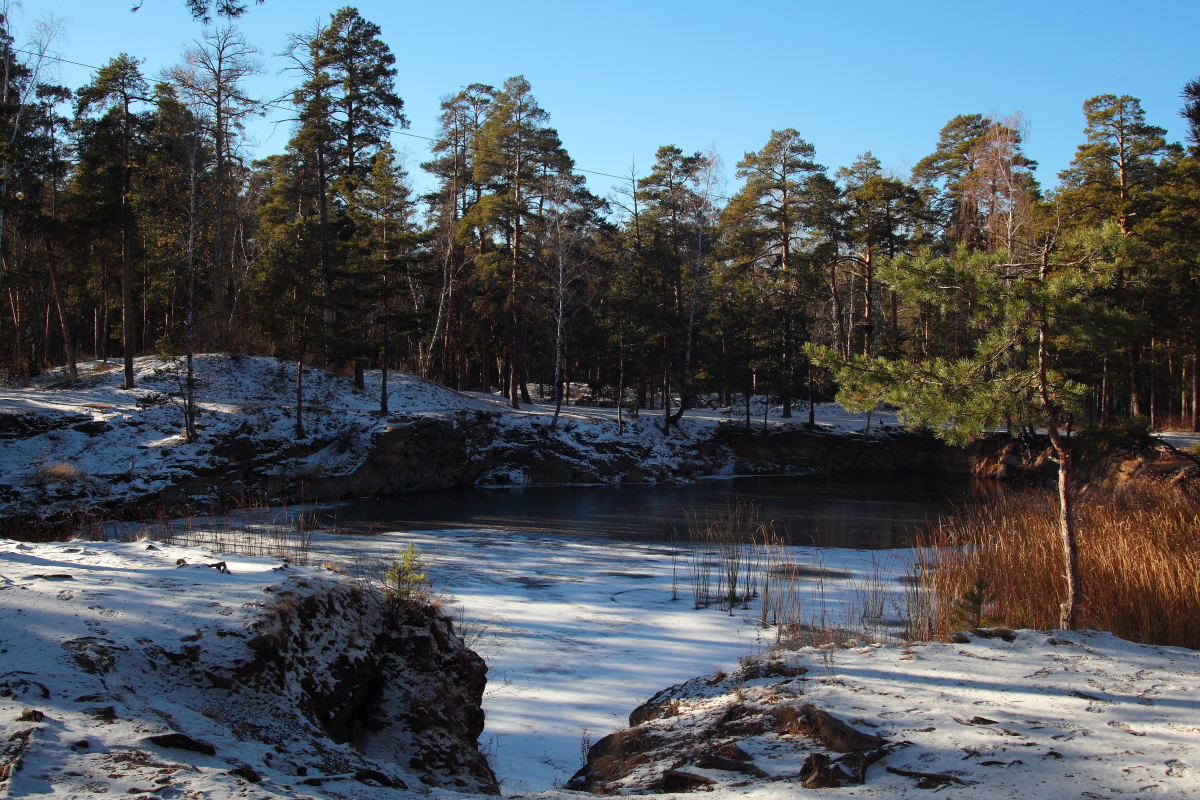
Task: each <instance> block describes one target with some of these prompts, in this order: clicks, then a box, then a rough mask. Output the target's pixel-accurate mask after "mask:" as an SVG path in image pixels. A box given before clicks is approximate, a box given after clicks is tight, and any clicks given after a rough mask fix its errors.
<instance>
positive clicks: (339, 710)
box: [203, 580, 499, 794]
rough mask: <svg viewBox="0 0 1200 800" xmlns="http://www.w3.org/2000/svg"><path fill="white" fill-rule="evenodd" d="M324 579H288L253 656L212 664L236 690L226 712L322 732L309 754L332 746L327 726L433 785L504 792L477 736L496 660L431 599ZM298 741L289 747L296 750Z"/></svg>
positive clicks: (269, 726) (345, 768) (258, 724)
mask: <svg viewBox="0 0 1200 800" xmlns="http://www.w3.org/2000/svg"><path fill="white" fill-rule="evenodd" d="M321 584H322V585H314V584H312V583H310V582H308V581H305V580H300V581H294V582H289V583H287V584H285V585H284V586H282V587H280V588H279V589H278V590H277V591H276V593H275V598H274V600H273V601H271V602H270V603H267V604H265V606H266V607H265V609H264V614H263V616H262V618H261V619H260V620H259V621H258V622H257V623H256V624H255V625H254V626H253V627H252V629H251V631H250V634H251V637H250V638H249V640H248V641H247V647H248V651H249V653H248V655H249V656H250V657H249V658H248V659H246V660H245V661H243V662H242V663H237V664H232V663H231V664H216V663H214V664H211V665H208V664H206V665H205V669H204V671H203V674H204V675H205V677H206V678H207V679H208V680H209V681H210V682H211V683H212V684H213V685H214V686H216V687H219V688H225V689H228V690H230V691H233V692H236V693H237V695H238V701H237V703H236V704H232V705H231V707H230V709H229V710H228V711H226V712H225V717H226V719H227V722H228V723H229V724H231V725H234V726H238V727H241V728H242V730H243V731H246V732H251V733H252V734H253V735H254V736H256V737H257V738H262V739H264V740H266V741H270V740H272V739H273V738H275V737H280V738H282V739H283V740H285V741H287V740H291V741H293V742H294V741H297V740H299V741H306V740H308V739H311V740H314V741H316V742H317V743H318V746H317V747H315V748H314V754H312V755H310V756H309V758H310V760H311V759H314V758H315V759H319V758H321V757H323V756H322V753H321V748H320V747H319V740H320V738H322V737H328V739H330V740H331V741H333V742H334V743H336V744H349V745H350V746H351V747H352V748H353V749H354V750H355V751H357V752H358V753H361V754H362V756H363V759H364V764H366V765H368V766H369V765H370V764H375V765H388V764H392V765H397V766H399V767H400V768H402V771H403V772H404V773H415V774H416V775H417V776H418V778H419V780H420V781H421V782H423V783H425V784H427V785H429V786H440V787H444V788H450V789H456V790H461V791H470V792H483V793H487V794H498V793H499V787H498V785H497V782H496V777H495V775H494V774H493V772H492V770H491V768H490V767H489V765H488V763H487V759H486V758H485V757H484V755H483V754H482V753H481V752H480V751H479V748H478V740H479V735H480V734H481V733H482V732H483V725H484V712H483V709H482V707H481V703H482V700H483V691H484V687H485V686H486V684H487V677H486V676H487V665H486V664H485V663H484V662H483V659H482V658H480V657H479V656H478V655H477V654H476V653H475V652H474V651H473V650H471V649H469V648H468V647H467V646H466V645H465V644H464V643H463V641H462V639H461V638H459V637H458V636H457V635H456V633H455V631H454V626H453V623H452V622H451V621H450V620H449V619H448V618H447V617H444V616H442V615H441V614H439V613H438V611H437V609H436V608H434V607H431V606H428V605H425V604H421V603H412V604H397V603H392V602H389V601H388V600H386V599H385V598H384V597H383V596H382V595H381V594H378V593H376V592H374V591H371V590H370V588H369V587H367V586H366V585H354V584H347V583H341V582H321ZM281 709H282V710H283V711H282V712H281ZM289 730H290V731H292V733H290V734H289V733H288V731H289ZM306 730H307V731H312V733H311V734H310V735H309V736H307V737H298V736H297V735H296V733H295V732H303V731H306ZM298 752H299V751H298V750H297V748H295V747H293V748H292V753H293V758H294V757H295V754H296V753H298ZM324 757H326V758H328V756H324ZM364 764H341V763H328V764H320V765H319V766H318V769H319V770H320V771H321V772H322V773H325V774H336V773H345V772H353V771H355V770H356V769H362V768H364ZM268 766H271V767H272V768H273V769H276V770H278V769H280V766H279V765H278V764H272V765H268ZM310 769H311V767H310ZM306 771H307V770H305V772H306ZM297 774H300V775H303V774H304V772H298V773H297ZM390 780H392V781H393V782H396V781H397V780H398V779H397V778H395V777H393V778H390Z"/></svg>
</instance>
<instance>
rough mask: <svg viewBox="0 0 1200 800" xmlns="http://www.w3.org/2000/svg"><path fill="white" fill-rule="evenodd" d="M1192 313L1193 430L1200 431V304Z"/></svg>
mask: <svg viewBox="0 0 1200 800" xmlns="http://www.w3.org/2000/svg"><path fill="white" fill-rule="evenodd" d="M1192 313H1194V314H1195V317H1193V320H1192V321H1193V326H1192V336H1193V337H1194V341H1193V343H1192V430H1193V431H1198V432H1200V304H1197V305H1196V307H1195V310H1194V311H1193V312H1192Z"/></svg>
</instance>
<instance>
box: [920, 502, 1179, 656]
mask: <svg viewBox="0 0 1200 800" xmlns="http://www.w3.org/2000/svg"><path fill="white" fill-rule="evenodd" d="M1055 503H1056V499H1055V497H1054V494H1053V493H1052V492H1050V491H1045V490H1024V491H1019V492H1012V493H1009V494H1008V495H1007V496H1003V497H993V498H989V499H986V500H981V501H978V502H974V503H969V504H967V505H964V506H962V507H961V508H960V509H958V511H957V513H955V514H953V515H951V516H949V517H947V518H944V519H943V520H941V521H940V522H939V523H938V524H937V525H934V526H932V527H931V529H930V530H928V531H926V532H924V533H923V534H921V536H920V538H919V547H918V555H917V563H916V565H915V572H914V574H913V575H912V576H911V577H910V589H909V594H908V600H909V608H908V614H909V628H910V636H911V638H913V639H920V638H932V637H934V636H944V635H946V634H948V633H950V632H951V627H952V625H953V620H954V617H955V604H956V602H959V601H961V598H963V597H964V595H965V594H966V592H967V591H968V590H969V588H970V587H971V586H972V585H973V584H974V582H975V581H976V580H978V579H979V578H983V579H985V580H987V581H988V582H989V584H990V588H989V592H990V593H991V594H993V595H995V600H993V601H992V602H991V603H989V604H988V607H987V608H986V609H984V612H985V614H986V616H987V617H990V618H991V619H994V620H996V621H997V623H999V624H1003V625H1006V626H1008V627H1011V628H1035V629H1043V630H1045V629H1050V628H1054V627H1056V626H1057V624H1058V614H1059V603H1060V602H1061V601H1062V598H1063V596H1064V593H1065V579H1064V577H1063V574H1062V573H1063V568H1062V564H1063V554H1062V549H1061V544H1060V539H1059V532H1058V527H1057V521H1056V517H1055V511H1056V506H1055ZM1076 526H1077V529H1078V531H1079V548H1080V569H1081V574H1082V584H1083V585H1082V598H1081V600H1082V602H1081V606H1080V611H1081V613H1080V626H1081V627H1082V628H1090V629H1094V630H1104V631H1111V632H1112V633H1115V634H1116V635H1118V636H1120V637H1122V638H1124V639H1128V640H1131V641H1135V642H1142V643H1146V644H1163V645H1177V646H1183V647H1190V648H1193V649H1197V648H1200V499H1197V498H1196V497H1195V496H1192V495H1189V494H1188V493H1187V492H1186V491H1185V490H1183V489H1182V488H1180V487H1177V486H1172V485H1168V484H1161V483H1154V484H1151V483H1138V484H1129V485H1127V486H1125V487H1123V488H1121V489H1118V490H1116V491H1114V492H1111V493H1109V494H1107V495H1105V496H1095V495H1093V496H1085V497H1083V498H1080V500H1079V502H1078V503H1077V508H1076Z"/></svg>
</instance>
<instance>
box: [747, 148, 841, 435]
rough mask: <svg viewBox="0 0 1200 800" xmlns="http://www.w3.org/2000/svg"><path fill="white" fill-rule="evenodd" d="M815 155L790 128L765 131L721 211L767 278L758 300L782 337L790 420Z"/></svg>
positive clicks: (807, 275)
mask: <svg viewBox="0 0 1200 800" xmlns="http://www.w3.org/2000/svg"><path fill="white" fill-rule="evenodd" d="M815 152H816V151H815V149H814V148H813V146H812V145H811V144H809V143H808V142H806V141H804V140H803V139H801V138H800V134H799V133H798V132H797V131H796V130H794V129H792V128H787V129H785V130H782V131H771V138H770V139H769V140H768V141H767V143H766V145H765V146H764V147H763V149H762V150H759V151H757V152H751V153H746V155H745V156H744V157H743V158H742V160H741V161H739V162H738V171H737V176H738V177H739V178H744V179H745V180H746V184H745V186H744V187H743V188H742V190H741V191H740V192H738V193H737V195H735V196H734V198H733V199H732V200H731V201H730V202H729V205H728V206H727V207H726V209H725V217H726V223H725V224H726V227H727V228H728V229H729V234H732V235H734V236H736V237H737V238H738V240H739V245H740V250H741V251H742V253H743V254H744V255H743V257H745V258H749V260H750V261H751V262H754V263H756V264H758V265H760V268H761V269H763V270H764V271H765V272H766V273H768V275H769V276H770V278H771V280H770V284H771V290H770V291H769V292H767V293H766V294H764V295H763V299H764V300H767V299H771V300H773V303H772V305H773V310H774V311H777V312H778V313H777V314H774V315H773V316H775V317H776V318H777V319H778V323H779V329H780V331H781V334H782V335H781V337H780V346H779V354H780V357H781V361H782V363H781V365H780V377H781V389H782V394H783V416H784V417H785V418H787V417H791V416H792V384H793V382H794V376H793V370H794V362H795V348H796V345H797V337H798V336H799V334H800V329H801V328H802V320H799V319H797V316H798V314H799V313H800V309H801V306H802V304H803V302H804V300H805V299H807V298H806V297H805V295H806V294H807V292H808V291H810V290H811V288H812V281H811V277H812V270H811V269H810V268H809V267H810V265H811V264H812V261H811V260H810V259H807V258H798V257H797V255H796V251H797V250H798V249H799V246H800V238H801V236H802V235H803V232H804V227H803V223H804V217H805V208H804V202H805V200H806V192H805V186H806V183H807V181H808V180H809V179H810V178H812V177H813V176H815V175H819V174H821V173H822V172H823V171H824V168H823V167H821V166H820V165H818V164H817V163H816V162H815V161H813V155H814V154H815ZM729 234H727V235H729Z"/></svg>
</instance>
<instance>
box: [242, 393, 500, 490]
mask: <svg viewBox="0 0 1200 800" xmlns="http://www.w3.org/2000/svg"><path fill="white" fill-rule="evenodd" d="M496 416H497V415H495V414H489V413H486V412H472V413H462V414H458V415H455V416H453V417H441V416H422V415H407V416H404V417H399V418H393V419H391V420H389V424H388V425H387V426H386V427H384V428H382V429H381V430H378V431H375V432H374V433H372V434H371V436H370V439H369V442H367V443H366V444H365V448H366V453H367V454H366V457H365V459H364V461H363V463H362V465H361V466H360V467H359V468H358V469H357V470H355V471H354V472H353V473H351V474H349V475H344V476H333V477H324V476H320V475H303V474H301V475H279V476H272V477H271V478H269V479H268V480H267V481H266V482H265V484H264V486H263V490H264V491H265V493H266V494H267V496H269V497H272V498H277V497H289V498H296V497H301V496H304V497H310V498H335V499H336V498H342V497H373V496H385V497H387V496H394V495H400V494H408V493H410V492H428V491H435V490H438V489H452V488H454V487H455V486H463V485H466V484H469V483H471V482H472V481H473V480H475V478H477V477H478V476H479V475H480V473H482V472H483V471H484V470H486V469H488V468H489V467H490V466H491V464H492V462H493V459H492V456H491V447H492V443H493V441H494V439H495V437H496Z"/></svg>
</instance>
